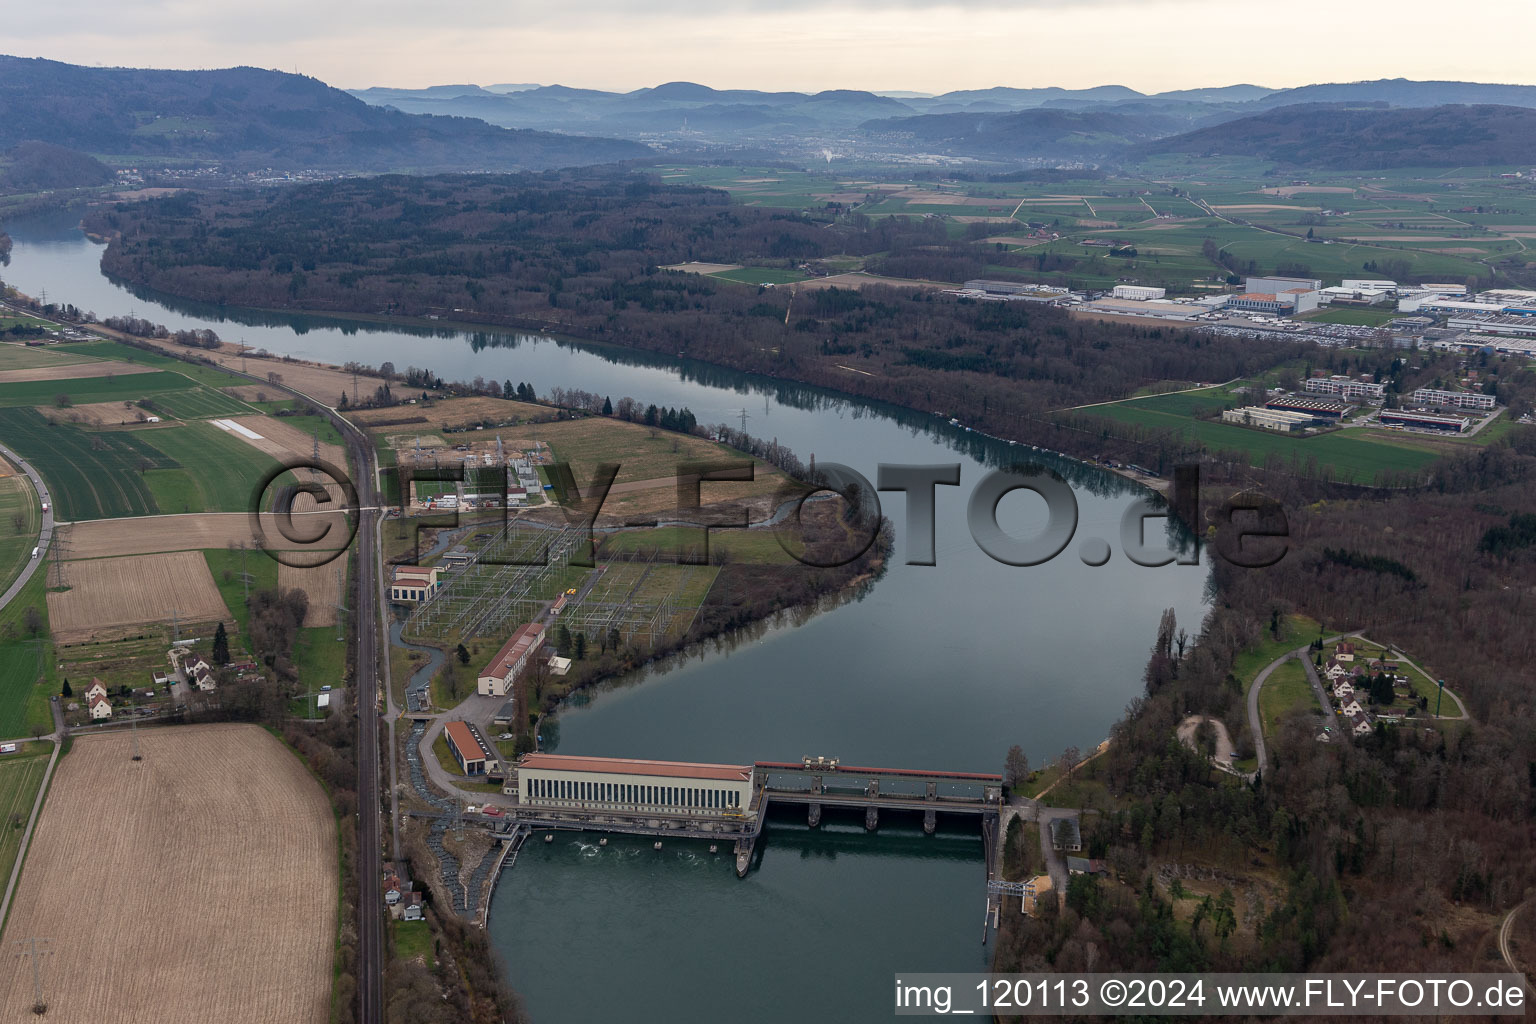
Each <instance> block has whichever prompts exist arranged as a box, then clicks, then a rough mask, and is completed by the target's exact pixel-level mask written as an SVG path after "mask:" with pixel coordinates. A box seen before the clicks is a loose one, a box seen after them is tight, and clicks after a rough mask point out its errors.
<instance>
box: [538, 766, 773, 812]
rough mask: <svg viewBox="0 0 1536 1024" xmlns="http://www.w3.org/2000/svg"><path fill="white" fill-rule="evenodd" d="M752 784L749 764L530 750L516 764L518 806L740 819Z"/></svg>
mask: <svg viewBox="0 0 1536 1024" xmlns="http://www.w3.org/2000/svg"><path fill="white" fill-rule="evenodd" d="M752 785H753V768H752V766H751V765H749V764H742V765H735V764H688V763H684V762H679V761H643V760H636V759H633V758H622V757H576V756H569V755H565V754H529V755H527V756H526V757H524V758H523V759H522V760H521V761H520V762H518V766H517V802H518V805H519V806H520V807H534V808H537V807H548V808H557V809H560V810H575V811H597V812H606V813H610V814H613V813H617V814H624V813H631V814H682V815H687V816H688V817H690V818H698V817H721V818H742V817H745V816H746V814H747V812H748V811H749V810H750V808H751V806H752Z"/></svg>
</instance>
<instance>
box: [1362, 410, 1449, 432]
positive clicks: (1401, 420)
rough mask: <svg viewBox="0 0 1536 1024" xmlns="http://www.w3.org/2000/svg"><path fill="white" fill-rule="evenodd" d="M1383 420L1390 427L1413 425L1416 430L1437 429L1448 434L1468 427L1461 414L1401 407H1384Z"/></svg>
mask: <svg viewBox="0 0 1536 1024" xmlns="http://www.w3.org/2000/svg"><path fill="white" fill-rule="evenodd" d="M1381 422H1382V423H1384V424H1385V425H1387V426H1389V427H1412V428H1413V429H1415V430H1437V431H1442V432H1445V433H1448V434H1459V433H1461V432H1462V431H1464V430H1466V429H1467V421H1466V420H1465V419H1464V418H1462V417H1460V416H1437V415H1434V414H1432V413H1427V412H1404V411H1402V410H1399V409H1383V410H1382V412H1381Z"/></svg>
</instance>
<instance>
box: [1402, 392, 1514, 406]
mask: <svg viewBox="0 0 1536 1024" xmlns="http://www.w3.org/2000/svg"><path fill="white" fill-rule="evenodd" d="M1408 401H1410V402H1412V403H1413V404H1414V405H1439V406H1448V407H1455V408H1457V409H1492V408H1493V406H1494V398H1493V396H1492V395H1485V394H1481V393H1480V392H1476V391H1442V390H1440V389H1439V388H1419V390H1417V391H1415V392H1414V393H1413V394H1411V395H1409V396H1408Z"/></svg>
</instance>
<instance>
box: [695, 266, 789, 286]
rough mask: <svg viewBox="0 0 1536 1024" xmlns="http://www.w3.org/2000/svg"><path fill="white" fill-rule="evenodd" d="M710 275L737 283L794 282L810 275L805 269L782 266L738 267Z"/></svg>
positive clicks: (720, 279)
mask: <svg viewBox="0 0 1536 1024" xmlns="http://www.w3.org/2000/svg"><path fill="white" fill-rule="evenodd" d="M709 276H710V277H713V278H715V279H716V280H719V281H734V282H736V283H737V284H792V283H794V282H795V281H804V280H805V279H806V278H808V277H809V276H810V275H809V274H807V273H806V272H805V271H803V270H793V269H785V268H782V267H738V268H737V269H735V270H722V271H720V272H718V273H714V274H710V275H709Z"/></svg>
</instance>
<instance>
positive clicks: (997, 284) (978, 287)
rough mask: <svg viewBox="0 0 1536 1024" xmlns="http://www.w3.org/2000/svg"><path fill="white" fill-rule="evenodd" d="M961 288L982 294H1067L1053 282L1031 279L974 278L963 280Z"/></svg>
mask: <svg viewBox="0 0 1536 1024" xmlns="http://www.w3.org/2000/svg"><path fill="white" fill-rule="evenodd" d="M962 290H964V291H968V292H980V293H982V294H983V295H1067V294H1069V289H1066V288H1062V287H1060V286H1058V285H1054V284H1036V283H1035V282H1033V281H989V280H986V279H983V278H976V279H973V280H970V281H967V282H965V284H964V285H963V286H962Z"/></svg>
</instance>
